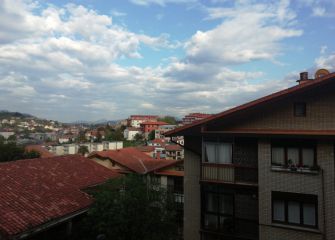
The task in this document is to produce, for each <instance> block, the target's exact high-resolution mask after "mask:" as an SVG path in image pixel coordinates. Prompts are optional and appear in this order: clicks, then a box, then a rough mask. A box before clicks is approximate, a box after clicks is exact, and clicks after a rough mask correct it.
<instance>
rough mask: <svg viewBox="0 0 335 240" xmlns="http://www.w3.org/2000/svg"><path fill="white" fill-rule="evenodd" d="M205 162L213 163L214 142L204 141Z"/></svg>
mask: <svg viewBox="0 0 335 240" xmlns="http://www.w3.org/2000/svg"><path fill="white" fill-rule="evenodd" d="M205 153H206V156H205V158H206V162H209V163H215V143H205Z"/></svg>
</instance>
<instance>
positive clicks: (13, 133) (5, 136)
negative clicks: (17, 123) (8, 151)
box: [0, 131, 15, 139]
mask: <svg viewBox="0 0 335 240" xmlns="http://www.w3.org/2000/svg"><path fill="white" fill-rule="evenodd" d="M0 135H1V136H3V137H4V138H5V139H8V138H9V137H10V136H12V135H15V132H7V131H6V132H0Z"/></svg>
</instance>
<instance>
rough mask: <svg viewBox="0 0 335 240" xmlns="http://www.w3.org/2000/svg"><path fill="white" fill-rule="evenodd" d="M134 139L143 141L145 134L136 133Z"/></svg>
mask: <svg viewBox="0 0 335 240" xmlns="http://www.w3.org/2000/svg"><path fill="white" fill-rule="evenodd" d="M134 140H135V141H136V142H141V141H143V135H142V134H140V133H136V134H135V136H134Z"/></svg>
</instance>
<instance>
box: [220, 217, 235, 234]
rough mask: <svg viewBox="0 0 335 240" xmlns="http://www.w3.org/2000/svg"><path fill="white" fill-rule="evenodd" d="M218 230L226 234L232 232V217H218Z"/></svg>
mask: <svg viewBox="0 0 335 240" xmlns="http://www.w3.org/2000/svg"><path fill="white" fill-rule="evenodd" d="M220 229H221V230H223V231H224V232H226V233H232V232H233V231H234V220H233V218H232V217H226V216H220Z"/></svg>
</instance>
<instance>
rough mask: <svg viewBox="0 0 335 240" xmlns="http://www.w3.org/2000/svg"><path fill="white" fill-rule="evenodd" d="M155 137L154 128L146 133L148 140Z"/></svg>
mask: <svg viewBox="0 0 335 240" xmlns="http://www.w3.org/2000/svg"><path fill="white" fill-rule="evenodd" d="M154 139H155V130H152V131H151V132H150V133H149V135H148V140H154Z"/></svg>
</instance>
